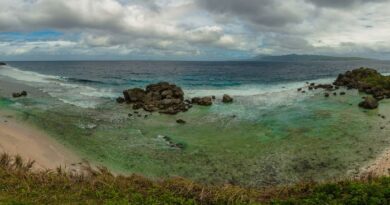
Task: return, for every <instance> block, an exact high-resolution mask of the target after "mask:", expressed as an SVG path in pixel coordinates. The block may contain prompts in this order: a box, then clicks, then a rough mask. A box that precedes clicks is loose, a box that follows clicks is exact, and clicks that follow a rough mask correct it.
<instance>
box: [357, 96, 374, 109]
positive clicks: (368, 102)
mask: <svg viewBox="0 0 390 205" xmlns="http://www.w3.org/2000/svg"><path fill="white" fill-rule="evenodd" d="M359 107H361V108H365V109H376V108H378V101H377V100H376V99H375V98H374V97H371V96H367V97H365V98H364V101H363V102H361V103H359Z"/></svg>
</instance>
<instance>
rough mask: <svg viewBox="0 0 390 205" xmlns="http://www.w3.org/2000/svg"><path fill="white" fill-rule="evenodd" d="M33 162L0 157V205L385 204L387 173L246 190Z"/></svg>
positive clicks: (389, 187)
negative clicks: (46, 166)
mask: <svg viewBox="0 0 390 205" xmlns="http://www.w3.org/2000/svg"><path fill="white" fill-rule="evenodd" d="M33 164H34V162H33V161H28V162H24V161H23V160H22V158H21V157H20V156H14V157H13V156H9V155H8V154H2V155H0V204H148V205H149V204H150V205H152V204H388V203H389V199H390V178H388V177H384V178H377V177H366V178H363V179H355V180H344V181H339V182H329V183H321V184H318V183H315V182H306V183H299V184H296V185H293V186H288V187H283V186H281V187H269V188H263V189H249V188H241V187H238V186H233V185H220V186H212V185H201V184H198V183H194V182H192V181H190V180H187V179H183V178H171V179H166V180H154V181H153V180H150V179H147V178H145V177H143V176H139V175H131V176H121V175H119V176H115V175H113V174H112V173H111V172H110V171H109V170H108V169H107V168H104V167H97V168H92V167H91V166H89V165H88V164H87V165H85V166H84V167H83V169H82V171H81V172H79V173H74V172H68V171H66V169H64V168H58V169H57V170H44V171H32V170H31V168H32V167H33ZM349 202H351V203H349Z"/></svg>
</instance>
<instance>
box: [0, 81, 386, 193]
mask: <svg viewBox="0 0 390 205" xmlns="http://www.w3.org/2000/svg"><path fill="white" fill-rule="evenodd" d="M30 89H31V92H32V93H34V91H33V90H34V88H30ZM29 92H30V90H29ZM35 92H37V91H35ZM37 93H39V92H37ZM3 95H4V94H3ZM37 95H38V94H35V96H34V94H33V96H30V97H28V98H26V99H18V100H13V99H12V100H9V99H6V98H2V99H1V101H0V105H1V109H7V110H13V111H14V113H15V116H16V117H18V118H19V119H21V120H24V121H27V122H30V123H32V124H35V125H36V126H38V127H40V128H43V129H44V130H46V131H48V132H49V133H50V134H52V135H53V137H55V138H56V139H58V140H59V141H60V142H62V143H64V144H66V145H67V146H69V147H71V148H73V149H74V150H75V151H76V152H78V153H79V154H81V155H82V156H84V157H85V158H86V159H87V160H90V161H91V162H94V163H97V164H102V165H104V166H108V167H110V168H111V169H113V170H116V171H117V172H120V173H140V174H144V175H147V176H151V177H168V176H182V177H187V178H191V179H194V180H197V181H201V182H207V183H232V184H240V185H244V186H266V185H271V184H286V183H292V182H296V181H299V180H311V179H314V180H324V179H333V178H339V177H344V176H352V175H353V174H356V173H357V170H358V168H359V167H361V166H362V165H364V164H365V163H367V162H369V161H370V160H373V159H374V158H375V157H376V156H377V155H378V154H379V153H380V152H381V151H382V150H383V149H384V148H386V147H388V146H389V145H390V144H389V143H390V138H389V133H390V123H389V119H390V116H389V114H390V101H389V100H386V101H382V102H381V105H380V108H379V110H374V111H365V110H362V109H360V108H358V106H357V103H358V102H359V101H360V100H361V97H362V96H361V95H360V94H358V93H357V92H356V91H347V95H346V96H331V97H330V98H324V97H323V92H321V91H314V92H312V93H307V94H301V93H298V92H296V91H295V90H291V89H290V90H285V91H283V92H282V93H278V98H279V99H280V97H281V96H282V97H284V98H285V99H283V100H282V101H280V100H278V102H283V103H277V102H276V101H275V102H273V101H272V95H275V94H263V95H261V96H243V97H236V98H235V102H234V103H233V104H226V105H224V104H221V103H217V104H216V105H214V106H212V107H198V106H195V107H194V108H193V109H191V110H190V111H189V112H187V113H181V114H179V115H177V116H167V115H160V114H157V113H153V114H149V113H144V112H140V113H139V114H140V115H141V116H140V117H138V114H135V113H134V112H133V111H132V109H130V106H128V105H117V104H115V103H113V102H112V101H106V102H105V103H102V104H101V105H100V106H99V107H97V108H95V109H85V108H80V107H76V106H72V105H69V104H64V103H62V102H60V101H58V100H56V99H54V98H52V97H50V96H47V95H40V96H39V97H37ZM267 95H268V96H267ZM129 113H132V114H133V116H132V117H129V116H128V114H129ZM378 113H381V114H384V115H387V117H388V118H389V119H382V118H380V117H378ZM145 115H147V117H145ZM177 119H184V120H185V121H187V123H186V124H184V125H181V124H177V123H176V120H177ZM382 126H385V128H384V129H380V127H382ZM158 136H169V137H170V138H171V139H172V141H173V142H175V143H183V144H184V145H185V148H184V149H177V148H171V147H170V146H168V145H167V143H166V142H165V141H164V140H163V139H161V137H158Z"/></svg>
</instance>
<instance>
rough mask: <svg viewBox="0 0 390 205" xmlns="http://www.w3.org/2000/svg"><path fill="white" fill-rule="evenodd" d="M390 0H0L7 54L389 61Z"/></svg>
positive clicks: (1, 40) (0, 48) (0, 43)
mask: <svg viewBox="0 0 390 205" xmlns="http://www.w3.org/2000/svg"><path fill="white" fill-rule="evenodd" d="M389 11H390V1H388V0H0V60H237V59H248V58H252V57H254V56H257V55H284V54H292V53H295V54H318V55H333V56H359V57H370V58H378V59H390V12H389Z"/></svg>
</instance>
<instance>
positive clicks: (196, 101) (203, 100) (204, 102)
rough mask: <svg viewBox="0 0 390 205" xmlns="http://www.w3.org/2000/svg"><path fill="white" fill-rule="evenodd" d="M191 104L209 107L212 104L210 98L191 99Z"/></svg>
mask: <svg viewBox="0 0 390 205" xmlns="http://www.w3.org/2000/svg"><path fill="white" fill-rule="evenodd" d="M192 103H193V104H197V105H201V106H210V105H212V104H213V98H212V97H202V98H201V97H195V98H192Z"/></svg>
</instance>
